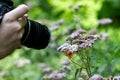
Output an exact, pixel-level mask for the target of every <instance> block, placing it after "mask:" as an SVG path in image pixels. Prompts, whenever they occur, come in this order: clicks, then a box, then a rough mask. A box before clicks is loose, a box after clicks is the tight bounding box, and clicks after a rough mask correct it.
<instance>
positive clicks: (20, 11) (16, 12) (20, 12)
mask: <svg viewBox="0 0 120 80" xmlns="http://www.w3.org/2000/svg"><path fill="white" fill-rule="evenodd" d="M28 10H29V8H28V6H26V5H24V4H22V5H20V6H18V7H17V8H15V9H13V10H12V11H10V12H8V13H6V14H5V16H6V18H7V19H6V20H9V21H13V20H17V19H19V18H20V17H23V16H24V14H26V13H27V12H28Z"/></svg>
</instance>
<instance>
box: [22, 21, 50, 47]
mask: <svg viewBox="0 0 120 80" xmlns="http://www.w3.org/2000/svg"><path fill="white" fill-rule="evenodd" d="M49 40H50V32H49V30H48V28H47V27H46V26H45V25H41V24H40V23H38V22H35V21H32V20H29V19H28V20H27V24H26V26H25V32H24V34H23V37H22V39H21V43H22V45H24V46H27V47H29V48H34V49H43V48H45V47H46V46H47V45H48V43H49Z"/></svg>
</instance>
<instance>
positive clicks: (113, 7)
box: [0, 0, 120, 80]
mask: <svg viewBox="0 0 120 80" xmlns="http://www.w3.org/2000/svg"><path fill="white" fill-rule="evenodd" d="M14 3H15V6H17V5H19V4H23V3H25V4H27V5H28V6H29V7H30V11H29V13H28V15H29V18H30V19H33V20H36V21H39V22H41V23H42V24H46V25H47V26H48V28H49V29H50V30H51V41H50V44H49V46H48V47H47V48H46V49H44V50H33V49H29V48H26V47H23V48H22V49H19V50H16V51H14V52H13V54H12V55H10V56H8V57H6V58H4V59H2V60H1V61H0V80H42V79H43V77H44V78H45V75H46V74H47V73H46V72H51V71H58V70H62V68H65V67H64V65H63V61H66V60H68V58H67V57H65V56H64V55H63V54H62V53H60V52H58V51H57V48H58V47H59V46H60V45H61V44H63V43H64V42H65V40H66V37H67V36H68V35H70V34H71V33H72V32H73V31H74V30H77V29H81V28H82V29H85V30H86V31H88V32H89V31H90V30H92V31H95V32H97V33H100V34H103V33H104V35H103V36H104V37H105V39H103V40H101V41H98V42H97V43H96V44H95V46H94V48H93V49H92V50H91V53H92V54H93V58H92V64H94V68H93V70H92V72H93V74H101V75H103V76H105V77H109V76H114V75H119V74H120V46H119V44H120V31H119V26H120V24H119V22H120V0H14ZM43 67H44V68H43ZM45 68H47V70H48V71H46V72H45V70H44V69H45ZM75 71H76V68H75V66H74V65H73V63H71V62H70V64H69V66H67V71H66V77H65V79H63V80H72V79H73V78H74V74H75ZM48 74H49V73H48ZM73 80H74V79H73ZM78 80H79V77H78Z"/></svg>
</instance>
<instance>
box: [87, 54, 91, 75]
mask: <svg viewBox="0 0 120 80" xmlns="http://www.w3.org/2000/svg"><path fill="white" fill-rule="evenodd" d="M87 65H88V70H89V77H90V76H92V73H91V68H90V61H89V57H88V56H87Z"/></svg>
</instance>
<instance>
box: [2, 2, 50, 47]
mask: <svg viewBox="0 0 120 80" xmlns="http://www.w3.org/2000/svg"><path fill="white" fill-rule="evenodd" d="M13 9H14V6H10V5H8V4H6V3H2V2H0V23H1V22H2V19H3V16H4V14H5V13H7V12H9V11H11V10H13ZM24 31H25V32H24V34H23V37H22V39H21V44H22V45H24V46H26V47H28V48H34V49H44V48H45V47H46V46H47V45H48V43H49V40H50V32H49V29H48V28H47V26H45V25H42V24H40V23H38V22H36V21H33V20H30V19H27V23H26V25H25V27H24Z"/></svg>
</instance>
